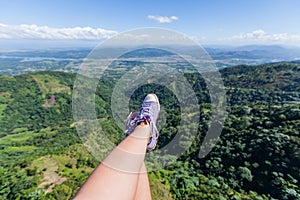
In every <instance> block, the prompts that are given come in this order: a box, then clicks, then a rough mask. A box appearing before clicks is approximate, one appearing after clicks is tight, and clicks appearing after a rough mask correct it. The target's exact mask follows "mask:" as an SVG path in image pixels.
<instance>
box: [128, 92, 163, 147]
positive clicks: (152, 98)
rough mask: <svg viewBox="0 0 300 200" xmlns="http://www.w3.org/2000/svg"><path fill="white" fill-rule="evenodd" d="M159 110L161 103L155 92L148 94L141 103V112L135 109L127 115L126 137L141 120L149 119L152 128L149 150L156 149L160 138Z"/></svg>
mask: <svg viewBox="0 0 300 200" xmlns="http://www.w3.org/2000/svg"><path fill="white" fill-rule="evenodd" d="M159 111H160V104H159V101H158V98H157V96H156V95H155V94H148V95H147V96H146V97H145V99H144V101H143V103H142V105H141V110H140V112H138V111H133V112H131V113H130V114H129V116H128V117H127V121H126V131H125V135H126V137H127V136H129V135H130V134H131V133H132V132H133V131H134V129H135V128H136V127H137V126H138V125H139V124H140V123H141V122H145V121H147V122H148V123H149V125H150V130H151V136H150V139H149V142H148V145H147V150H148V151H151V150H153V149H155V147H156V143H157V138H158V130H157V127H156V122H157V119H158V116H159Z"/></svg>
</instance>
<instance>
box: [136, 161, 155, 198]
mask: <svg viewBox="0 0 300 200" xmlns="http://www.w3.org/2000/svg"><path fill="white" fill-rule="evenodd" d="M134 199H136V200H141V199H143V200H151V199H152V198H151V190H150V185H149V179H148V174H147V169H146V166H145V163H143V164H142V167H141V170H140V174H139V179H138V184H137V188H136V193H135V198H134Z"/></svg>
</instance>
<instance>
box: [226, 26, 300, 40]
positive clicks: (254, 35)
mask: <svg viewBox="0 0 300 200" xmlns="http://www.w3.org/2000/svg"><path fill="white" fill-rule="evenodd" d="M221 40H223V41H232V42H246V43H283V44H293V43H299V42H300V34H288V33H276V34H269V33H267V32H266V31H264V30H262V29H258V30H254V31H252V32H249V33H241V34H239V35H235V36H232V37H228V38H223V39H221Z"/></svg>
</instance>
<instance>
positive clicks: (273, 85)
mask: <svg viewBox="0 0 300 200" xmlns="http://www.w3.org/2000/svg"><path fill="white" fill-rule="evenodd" d="M112 73H114V74H112ZM122 73H124V72H120V71H116V70H113V71H112V72H111V73H110V74H109V75H107V76H106V77H104V78H103V79H102V80H101V81H100V82H99V85H98V88H97V91H96V95H95V101H96V103H97V104H96V111H97V114H98V118H99V120H100V121H101V123H102V128H103V129H104V131H105V132H107V133H108V135H109V138H110V139H111V140H112V141H114V142H115V143H116V144H117V143H118V142H119V141H121V140H122V139H123V138H124V136H123V134H122V130H119V129H118V128H117V127H116V125H115V124H114V122H113V120H112V119H113V118H112V114H111V110H110V101H111V94H112V88H113V85H114V84H115V81H116V80H117V77H118V76H120V75H122ZM221 74H222V77H223V79H224V83H225V86H226V92H227V97H228V99H227V101H228V106H227V111H228V116H227V118H226V122H225V125H224V128H223V132H222V135H221V137H220V138H219V141H218V143H217V145H216V146H215V147H214V148H213V150H212V151H211V152H210V153H209V154H208V156H206V157H205V158H202V159H200V158H199V157H198V153H199V146H200V144H201V142H202V140H203V136H204V134H205V133H206V130H207V128H208V122H209V117H210V104H209V102H210V99H209V95H208V91H207V90H206V89H205V88H206V87H205V82H204V81H203V79H202V78H201V76H199V75H197V74H193V73H187V74H184V76H185V77H186V79H187V80H188V81H189V83H190V84H191V85H192V87H193V89H194V91H195V92H196V95H197V98H198V100H199V102H200V103H199V108H200V112H201V119H200V125H199V126H198V133H197V138H196V139H195V140H194V143H193V144H192V145H191V146H190V147H189V149H188V151H187V152H186V153H185V154H184V155H182V156H181V157H180V158H178V160H177V161H176V162H175V163H173V164H171V165H170V166H167V167H165V168H164V169H161V170H158V171H154V172H151V173H149V177H150V182H151V190H152V195H153V198H154V199H221V200H223V199H257V200H258V199H300V184H299V181H300V169H299V166H300V136H299V127H300V103H299V102H300V84H299V83H300V66H299V65H297V64H292V63H279V64H269V65H261V66H237V67H232V68H226V69H223V70H222V71H221ZM74 80H75V74H71V73H62V72H50V71H47V72H39V73H33V74H26V75H20V76H15V77H7V76H0V163H1V164H0V174H1V176H0V199H70V198H71V197H72V196H74V195H75V193H76V191H77V190H78V188H79V187H80V186H81V185H82V183H83V182H84V181H85V180H86V178H87V177H88V175H89V174H90V172H91V171H92V170H93V168H94V167H95V166H97V164H98V163H97V161H96V160H95V159H94V158H93V156H91V155H90V154H89V153H88V152H87V150H86V149H85V148H84V146H83V145H82V143H81V140H80V139H79V137H78V136H77V133H76V130H75V128H74V122H73V119H72V112H71V111H72V110H71V101H72V96H71V92H72V89H73V84H74ZM149 92H155V93H156V94H157V95H158V97H159V99H160V101H161V104H162V107H163V108H164V110H165V112H166V113H165V116H166V122H165V124H164V125H163V127H162V130H161V132H160V139H159V143H158V146H159V147H163V146H164V145H166V144H167V143H168V142H169V141H170V140H171V139H172V138H173V137H174V135H175V134H176V133H177V130H178V128H179V127H178V124H179V122H180V120H181V118H180V109H179V107H180V106H179V103H178V99H177V98H176V96H175V95H174V94H172V92H171V91H170V90H168V89H167V88H165V87H162V86H160V85H157V84H147V85H144V86H142V87H140V88H139V89H137V90H136V91H135V92H134V94H133V95H132V96H131V102H130V106H131V108H133V109H138V107H139V104H140V102H141V101H142V99H143V98H144V96H145V94H147V93H149ZM196 108H198V107H195V108H190V112H191V114H192V113H193V112H198V110H196ZM199 108H198V109H199ZM159 126H161V125H160V124H159ZM190 126H195V125H194V124H191V125H190ZM183 128H184V130H185V132H187V133H188V132H189V130H190V128H191V127H183ZM187 136H188V135H187ZM183 137H185V136H183ZM185 145H186V144H185V143H184V142H182V143H179V144H177V146H175V147H174V148H183V147H185Z"/></svg>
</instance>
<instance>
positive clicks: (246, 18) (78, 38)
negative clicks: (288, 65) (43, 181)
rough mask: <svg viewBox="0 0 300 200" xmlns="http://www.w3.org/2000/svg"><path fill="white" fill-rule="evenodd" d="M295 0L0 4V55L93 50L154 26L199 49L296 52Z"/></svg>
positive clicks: (299, 40)
mask: <svg viewBox="0 0 300 200" xmlns="http://www.w3.org/2000/svg"><path fill="white" fill-rule="evenodd" d="M299 7H300V2H299V1H297V0H286V1H281V0H265V1H259V0H253V1H239V0H228V1H216V0H212V1H193V2H184V3H183V2H182V1H158V0H154V1H151V2H144V1H143V2H141V1H137V0H133V1H130V2H123V1H117V0H112V1H106V2H99V1H94V0H88V1H79V0H76V1H58V0H54V1H47V2H46V1H37V0H24V1H21V0H14V1H6V2H1V6H0V45H1V48H0V51H4V50H16V49H43V48H79V47H89V48H90V47H95V46H96V45H98V44H99V43H100V42H103V41H104V40H106V39H109V38H111V37H113V36H115V35H116V34H118V33H122V32H124V31H128V30H132V29H136V28H141V27H157V28H163V29H171V30H175V31H178V32H180V33H183V34H186V35H187V36H189V37H191V38H192V39H193V40H195V41H197V42H198V43H199V44H201V45H206V46H212V45H213V46H243V45H283V46H297V47H300V27H299V25H298V24H299V19H300V13H299V12H298V8H299Z"/></svg>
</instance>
